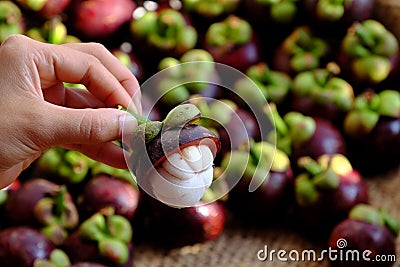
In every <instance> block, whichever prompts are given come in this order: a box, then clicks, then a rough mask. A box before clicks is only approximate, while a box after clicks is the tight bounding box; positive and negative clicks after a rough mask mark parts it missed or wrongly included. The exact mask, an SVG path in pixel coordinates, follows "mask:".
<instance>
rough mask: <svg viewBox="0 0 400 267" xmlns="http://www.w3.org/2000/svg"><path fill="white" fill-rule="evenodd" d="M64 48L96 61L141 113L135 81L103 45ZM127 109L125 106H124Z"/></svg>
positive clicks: (71, 44)
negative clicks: (107, 71) (117, 82)
mask: <svg viewBox="0 0 400 267" xmlns="http://www.w3.org/2000/svg"><path fill="white" fill-rule="evenodd" d="M65 46H68V47H71V48H73V49H76V50H78V51H81V52H84V53H87V54H90V55H92V56H94V57H96V58H97V59H99V60H100V62H101V63H102V64H103V65H104V66H105V67H106V68H107V69H108V70H109V71H110V72H111V73H112V74H113V75H114V76H115V77H116V78H117V80H118V81H119V82H120V83H121V85H122V86H123V87H124V88H125V89H126V91H127V92H128V93H129V95H130V96H131V98H132V101H133V103H134V105H135V106H136V107H137V109H138V111H139V112H140V113H141V110H142V107H141V92H140V86H139V83H138V81H137V79H136V78H135V77H134V75H133V74H132V72H131V71H130V70H129V69H128V68H127V67H125V66H124V65H123V64H122V63H121V62H120V61H119V60H118V58H117V57H115V56H114V55H113V54H112V53H111V52H110V51H109V50H107V49H106V48H105V47H104V46H103V45H101V44H98V43H70V44H65ZM126 107H127V106H126Z"/></svg>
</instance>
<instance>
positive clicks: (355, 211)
mask: <svg viewBox="0 0 400 267" xmlns="http://www.w3.org/2000/svg"><path fill="white" fill-rule="evenodd" d="M349 218H350V219H353V220H360V221H364V222H368V223H371V224H374V225H378V226H382V227H386V228H387V229H388V230H389V231H390V232H391V233H392V234H393V235H394V236H397V235H398V233H399V222H398V221H397V220H396V219H394V218H393V217H391V216H390V215H389V214H388V213H387V211H385V210H382V209H381V210H378V209H376V208H374V207H373V206H371V205H368V204H358V205H356V206H355V207H354V208H352V209H351V211H350V213H349Z"/></svg>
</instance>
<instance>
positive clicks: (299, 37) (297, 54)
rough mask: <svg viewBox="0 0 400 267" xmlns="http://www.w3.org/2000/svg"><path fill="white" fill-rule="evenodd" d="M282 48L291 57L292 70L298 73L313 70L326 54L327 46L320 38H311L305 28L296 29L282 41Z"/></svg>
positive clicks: (309, 30) (309, 31) (307, 29)
mask: <svg viewBox="0 0 400 267" xmlns="http://www.w3.org/2000/svg"><path fill="white" fill-rule="evenodd" d="M283 47H284V50H285V51H286V53H288V54H289V55H290V56H291V66H292V68H293V69H294V70H295V71H297V72H299V71H305V70H310V69H315V68H317V67H318V66H319V61H320V58H321V57H323V56H325V55H326V54H327V53H328V49H329V47H328V44H327V43H326V42H325V41H324V40H323V39H321V38H318V37H316V36H313V33H312V32H311V29H310V28H309V27H307V26H300V27H297V28H296V29H295V30H294V31H293V32H292V33H291V34H290V35H289V36H288V37H287V38H286V39H285V40H284V41H283Z"/></svg>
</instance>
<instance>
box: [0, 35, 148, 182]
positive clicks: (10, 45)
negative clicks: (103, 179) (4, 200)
mask: <svg viewBox="0 0 400 267" xmlns="http://www.w3.org/2000/svg"><path fill="white" fill-rule="evenodd" d="M63 82H68V83H80V84H84V85H85V86H86V88H87V89H88V90H84V89H80V88H70V87H65V86H64V84H63ZM131 101H133V105H130V102H131ZM140 101H141V95H140V89H139V84H138V82H137V80H136V78H135V77H134V76H133V74H132V73H131V72H130V71H129V70H128V69H127V68H125V67H124V66H123V65H122V64H121V63H120V62H119V60H118V59H117V58H116V57H114V56H113V55H112V54H111V53H110V52H109V51H107V49H106V48H104V46H102V45H100V44H97V43H75V44H65V45H53V44H47V43H41V42H38V41H35V40H32V39H30V38H28V37H26V36H23V35H12V36H10V37H8V38H7V39H6V40H5V41H4V42H3V43H2V44H1V46H0V107H1V109H2V112H0V129H1V130H0V131H1V135H0V188H2V187H4V186H6V185H7V184H9V183H11V182H12V181H13V180H14V179H15V178H17V177H18V175H19V174H20V173H21V172H22V171H23V170H24V169H25V168H27V167H28V166H29V165H30V164H31V163H32V162H33V161H34V160H35V159H37V158H38V157H39V156H40V155H41V154H42V153H43V152H44V151H45V150H47V149H48V148H50V147H52V146H57V145H60V146H62V147H64V148H67V149H74V150H78V151H80V152H82V153H84V154H86V155H87V156H89V157H91V158H93V159H94V160H98V161H101V162H104V163H106V164H109V165H111V166H113V167H117V168H127V166H126V163H125V159H124V155H123V150H122V149H121V148H120V147H118V146H116V145H115V144H114V143H113V141H115V140H120V139H121V138H122V135H123V134H124V133H123V131H124V132H127V133H128V132H131V131H133V128H134V127H136V126H137V121H136V120H135V118H133V117H132V116H130V115H128V114H127V113H126V112H124V111H122V110H118V109H114V108H113V107H115V106H116V105H117V104H121V105H123V106H125V107H128V106H129V107H130V108H132V109H135V110H132V111H133V112H136V113H139V114H140V113H141V104H140ZM123 125H124V127H122V126H123Z"/></svg>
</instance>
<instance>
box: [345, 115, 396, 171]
mask: <svg viewBox="0 0 400 267" xmlns="http://www.w3.org/2000/svg"><path fill="white" fill-rule="evenodd" d="M347 139H348V142H347V143H348V148H349V149H348V150H349V158H350V159H351V161H352V162H353V165H354V166H355V167H356V168H357V169H359V170H360V172H361V173H363V174H364V173H365V174H376V173H379V172H382V171H388V170H390V169H392V168H394V167H396V166H399V164H400V118H391V117H386V116H381V117H380V118H379V121H378V123H377V125H376V126H375V128H374V129H373V130H372V131H371V132H370V133H369V134H367V135H366V136H362V137H359V138H356V139H353V138H349V137H347Z"/></svg>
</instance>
